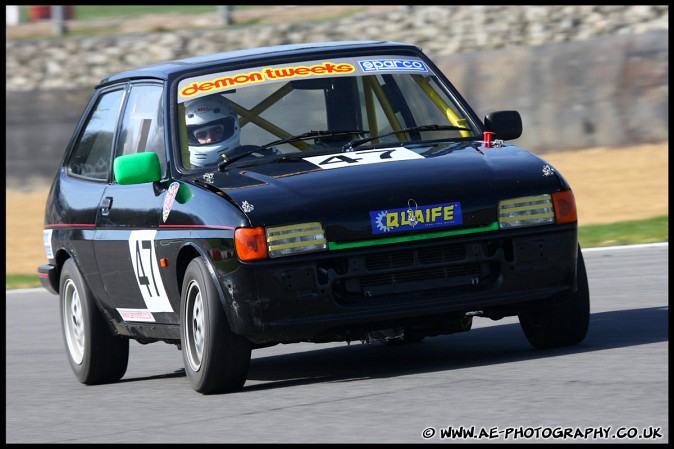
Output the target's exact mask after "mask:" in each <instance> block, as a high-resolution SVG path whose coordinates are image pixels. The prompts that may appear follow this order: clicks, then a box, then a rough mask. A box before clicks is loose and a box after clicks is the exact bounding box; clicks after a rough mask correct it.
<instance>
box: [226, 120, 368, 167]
mask: <svg viewBox="0 0 674 449" xmlns="http://www.w3.org/2000/svg"><path fill="white" fill-rule="evenodd" d="M368 132H369V131H364V130H362V129H354V130H349V131H309V132H306V133H304V134H298V135H297V136H291V137H287V138H285V139H280V140H274V141H273V142H269V143H267V144H264V145H262V146H261V147H257V146H256V147H254V148H251V149H249V150H246V151H243V152H241V153H239V154H237V155H235V156H232V157H227V155H224V154H223V155H222V157H223V158H224V159H223V160H222V161H220V162H219V163H218V170H220V171H222V170H223V169H224V168H225V167H226V166H228V165H229V164H231V163H232V162H235V161H238V160H239V159H242V158H244V157H246V156H248V155H251V154H253V153H257V152H259V151H264V150H267V149H269V148H270V147H273V146H274V145H281V144H283V143H290V142H297V141H298V140H305V139H311V138H313V137H322V136H339V135H341V134H366V133H368Z"/></svg>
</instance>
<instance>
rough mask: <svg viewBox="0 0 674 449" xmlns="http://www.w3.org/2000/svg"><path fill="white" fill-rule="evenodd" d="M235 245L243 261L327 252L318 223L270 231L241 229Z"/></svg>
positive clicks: (268, 229)
mask: <svg viewBox="0 0 674 449" xmlns="http://www.w3.org/2000/svg"><path fill="white" fill-rule="evenodd" d="M234 242H235V245H236V252H237V255H238V256H239V259H241V260H243V261H250V260H260V259H267V258H274V257H283V256H292V255H295V254H303V253H311V252H315V251H325V250H327V249H328V242H327V240H326V239H325V231H324V230H323V225H321V224H320V223H318V222H313V223H300V224H294V225H288V226H271V227H268V228H267V229H265V228H263V227H257V228H238V229H236V231H235V232H234Z"/></svg>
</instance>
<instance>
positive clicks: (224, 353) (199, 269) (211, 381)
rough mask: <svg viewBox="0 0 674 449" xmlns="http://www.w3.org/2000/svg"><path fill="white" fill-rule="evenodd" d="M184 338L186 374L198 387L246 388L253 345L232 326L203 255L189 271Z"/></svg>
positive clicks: (182, 308)
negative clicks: (233, 330)
mask: <svg viewBox="0 0 674 449" xmlns="http://www.w3.org/2000/svg"><path fill="white" fill-rule="evenodd" d="M180 337H181V340H182V354H183V363H184V365H185V373H186V374H187V378H188V379H189V381H190V383H191V384H192V388H194V390H196V391H198V392H199V393H203V394H214V393H229V392H233V391H238V390H241V389H242V388H243V385H244V383H245V382H246V378H247V377H248V368H249V365H250V356H251V344H250V342H249V341H248V340H247V339H246V338H244V337H241V336H240V335H237V334H234V333H233V332H232V331H231V329H230V328H229V323H228V322H227V316H226V315H225V312H224V310H223V307H222V304H221V303H220V300H219V296H218V292H217V289H216V288H215V284H214V283H213V281H212V278H211V276H210V274H209V272H208V268H207V267H206V264H205V262H204V261H203V260H202V259H200V258H197V259H194V260H192V262H190V264H189V265H188V266H187V270H186V271H185V279H184V282H183V292H182V295H181V298H180Z"/></svg>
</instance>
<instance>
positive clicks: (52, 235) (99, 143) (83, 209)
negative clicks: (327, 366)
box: [44, 86, 125, 297]
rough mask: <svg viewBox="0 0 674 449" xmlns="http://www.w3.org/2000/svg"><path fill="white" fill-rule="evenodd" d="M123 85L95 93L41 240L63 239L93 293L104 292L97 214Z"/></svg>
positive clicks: (55, 192) (66, 161)
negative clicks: (96, 251) (96, 249)
mask: <svg viewBox="0 0 674 449" xmlns="http://www.w3.org/2000/svg"><path fill="white" fill-rule="evenodd" d="M124 94H125V90H124V88H123V86H121V87H111V88H107V89H105V90H101V91H100V92H98V93H96V94H94V96H93V97H92V99H91V101H90V105H89V106H88V107H87V111H86V112H85V115H84V117H83V119H82V124H81V126H80V127H79V129H78V130H77V131H76V138H75V139H74V141H73V143H72V146H71V147H70V149H69V152H68V153H67V155H66V157H65V158H64V163H63V166H62V168H61V170H60V171H59V174H58V175H57V179H56V182H55V183H54V186H53V191H52V193H51V195H52V200H51V202H50V204H51V205H52V206H51V207H48V208H47V211H46V212H47V213H46V216H45V231H44V232H45V241H54V242H64V243H63V246H65V247H66V248H67V250H68V252H69V253H70V255H71V257H72V258H73V260H75V262H76V264H77V267H78V269H79V270H80V272H81V273H82V275H83V276H84V278H85V279H86V281H87V284H88V285H89V287H90V288H91V289H92V291H93V292H94V294H95V296H96V297H102V296H104V292H103V288H102V284H101V278H100V271H99V270H98V266H97V264H96V259H95V254H94V234H95V223H96V215H97V214H98V206H99V204H100V201H101V198H102V197H103V193H104V191H105V189H106V187H107V184H108V180H109V177H110V173H111V167H112V152H113V137H114V134H115V129H116V128H117V123H118V118H119V114H120V110H121V107H122V103H123V101H124Z"/></svg>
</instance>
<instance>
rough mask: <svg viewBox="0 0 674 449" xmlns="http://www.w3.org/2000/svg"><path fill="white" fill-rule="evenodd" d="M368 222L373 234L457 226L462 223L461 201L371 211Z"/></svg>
mask: <svg viewBox="0 0 674 449" xmlns="http://www.w3.org/2000/svg"><path fill="white" fill-rule="evenodd" d="M370 223H371V225H372V233H373V234H384V233H387V232H401V231H412V230H415V231H418V230H421V229H429V228H442V227H448V226H457V225H460V224H462V223H463V220H462V218H461V203H444V204H433V205H430V206H416V205H415V207H413V208H410V207H403V208H400V209H390V210H376V211H371V212H370Z"/></svg>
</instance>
